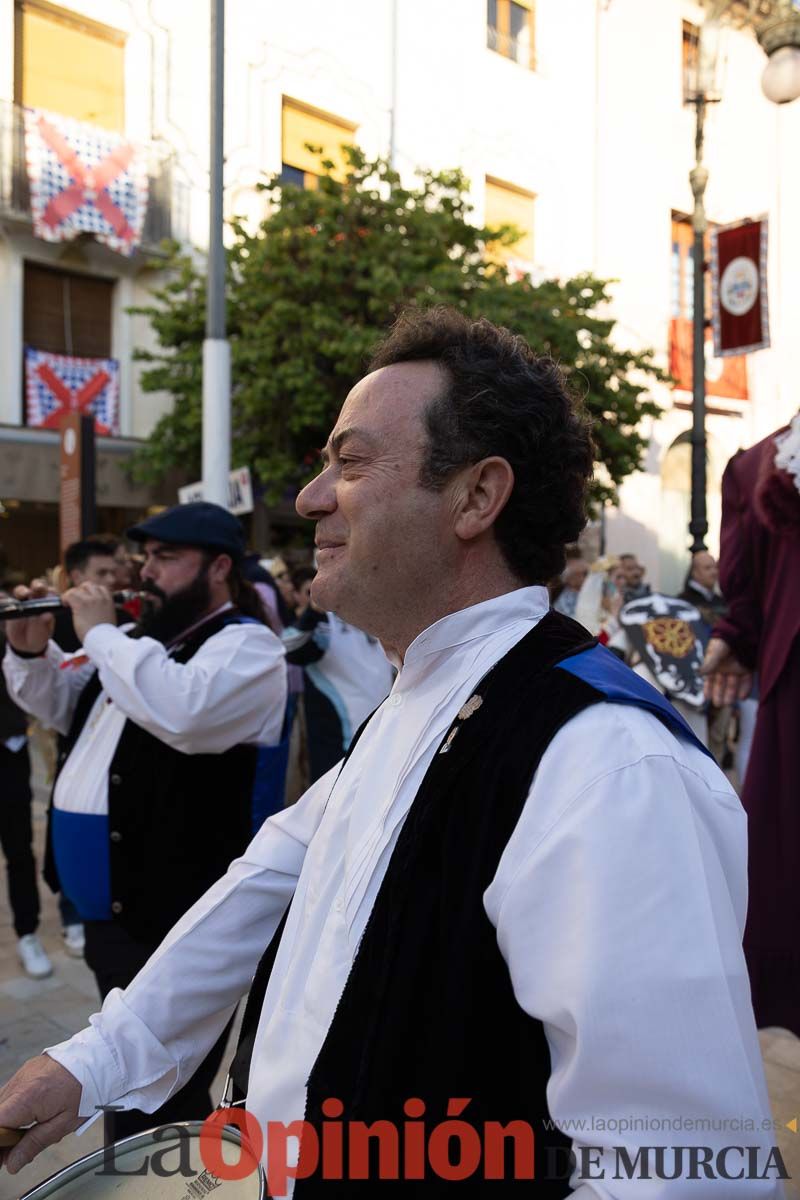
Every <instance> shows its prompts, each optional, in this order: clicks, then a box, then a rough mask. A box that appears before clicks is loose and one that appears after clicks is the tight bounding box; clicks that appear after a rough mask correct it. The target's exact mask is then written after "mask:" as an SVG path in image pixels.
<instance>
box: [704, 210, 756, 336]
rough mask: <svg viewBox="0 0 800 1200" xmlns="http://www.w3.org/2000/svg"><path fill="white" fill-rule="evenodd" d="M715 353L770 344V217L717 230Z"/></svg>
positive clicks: (713, 245) (714, 253) (713, 303)
mask: <svg viewBox="0 0 800 1200" xmlns="http://www.w3.org/2000/svg"><path fill="white" fill-rule="evenodd" d="M711 311H712V325H713V329H714V354H715V355H717V357H719V358H722V357H724V356H726V355H730V354H749V353H750V352H751V351H753V350H764V349H766V347H767V346H769V303H768V296H767V218H766V217H762V218H761V219H760V220H758V221H740V222H738V223H737V224H736V225H724V226H722V227H721V228H718V229H714V230H712V232H711Z"/></svg>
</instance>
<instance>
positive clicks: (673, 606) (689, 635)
mask: <svg viewBox="0 0 800 1200" xmlns="http://www.w3.org/2000/svg"><path fill="white" fill-rule="evenodd" d="M619 623H620V625H621V626H622V628H623V629H624V630H625V633H626V634H627V635H628V638H629V640H630V643H631V645H632V646H633V648H634V649H635V650H636V652H637V653H638V655H639V658H640V659H641V661H642V662H643V663H644V664H645V666H646V667H648V668H649V669H650V671H651V672H652V673H653V675H654V676H655V680H656V684H657V686H658V687H660V688H662V689H663V690H664V691H665V692H666V693H667V695H668V696H669V698H670V700H683V701H684V703H685V704H689V705H691V707H692V708H702V707H703V704H704V703H705V701H704V698H703V679H702V676H701V675H700V668H701V666H702V665H703V652H704V642H705V640H706V639H707V636H708V633H707V629H706V627H705V625H704V622H703V618H702V617H701V615H700V612H699V611H698V609H696V608H695V607H694V605H693V604H688V603H687V602H686V601H685V600H678V599H676V598H673V597H672V596H661V595H659V594H658V592H654V593H653V594H652V595H651V596H643V597H642V598H641V599H640V600H631V601H630V602H629V603H628V604H626V605H625V606H624V607H623V608H622V609H621V610H620V614H619Z"/></svg>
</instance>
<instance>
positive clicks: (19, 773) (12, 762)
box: [0, 745, 39, 937]
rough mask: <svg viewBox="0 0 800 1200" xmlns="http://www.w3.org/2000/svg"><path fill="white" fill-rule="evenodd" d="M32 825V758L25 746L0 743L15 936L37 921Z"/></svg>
mask: <svg viewBox="0 0 800 1200" xmlns="http://www.w3.org/2000/svg"><path fill="white" fill-rule="evenodd" d="M32 842H33V827H32V825H31V760H30V757H29V755H28V747H27V746H23V748H22V749H21V750H17V751H13V750H9V749H8V747H7V746H3V745H0V845H2V847H3V854H4V855H5V859H6V867H7V871H8V903H9V906H10V908H11V912H12V915H13V917H14V929H15V931H16V934H17V937H25V936H26V934H29V933H34V932H35V931H36V928H37V926H38V924H39V889H38V887H37V885H36V861H35V859H34V857H33V848H32Z"/></svg>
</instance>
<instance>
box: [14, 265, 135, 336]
mask: <svg viewBox="0 0 800 1200" xmlns="http://www.w3.org/2000/svg"><path fill="white" fill-rule="evenodd" d="M113 289H114V283H113V280H111V279H98V278H97V277H96V276H94V275H79V274H76V273H74V272H71V271H60V270H57V269H55V268H53V267H43V266H40V265H39V264H38V263H30V262H26V263H25V277H24V293H23V317H22V336H23V341H24V343H25V345H26V346H31V347H33V348H34V349H35V350H49V351H50V352H51V353H52V354H75V355H78V356H79V357H85V358H110V357H111V300H112V293H113Z"/></svg>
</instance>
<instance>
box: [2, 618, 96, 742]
mask: <svg viewBox="0 0 800 1200" xmlns="http://www.w3.org/2000/svg"><path fill="white" fill-rule="evenodd" d="M82 658H83V655H82V654H80V653H78V654H65V653H64V651H63V650H61V649H60V648H59V647H58V646H57V645H56V643H55V642H52V641H51V642H48V644H47V649H46V650H45V652H44V654H42V655H39V656H37V657H36V658H22V657H21V656H20V655H19V654H15V653H14V651H13V650H12V649H11V646H7V647H6V652H5V655H4V657H3V674H4V675H5V678H6V684H7V686H8V694H9V696H10V697H11V699H12V700H13V701H14V702H15V703H16V704H18V705H19V706H20V708H22V709H24V710H25V712H27V713H30V714H31V715H32V716H34V717H37V718H38V719H39V720H40V721H41V722H42V724H43V725H46V726H47V727H48V728H49V729H57V730H58V732H59V733H63V734H66V733H67V732H68V730H69V726H70V722H71V720H72V714H73V712H74V710H75V705H76V704H77V702H78V697H79V696H80V694H81V692H82V691H83V689H84V687H85V686H86V683H87V681H88V679H89V677H90V676H91V675H92V674H93V673H94V670H95V668H94V665H93V664H92V663H91V662H84V663H81V659H82ZM71 661H74V662H75V663H79V664H80V665H78V666H74V667H66V666H65V667H64V669H62V664H66V663H67V662H71Z"/></svg>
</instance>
